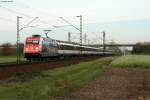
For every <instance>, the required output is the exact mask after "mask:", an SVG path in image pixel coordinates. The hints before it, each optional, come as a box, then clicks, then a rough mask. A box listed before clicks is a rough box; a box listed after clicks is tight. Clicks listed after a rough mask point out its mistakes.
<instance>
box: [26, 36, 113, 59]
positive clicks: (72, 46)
mask: <svg viewBox="0 0 150 100" xmlns="http://www.w3.org/2000/svg"><path fill="white" fill-rule="evenodd" d="M104 53H105V54H111V53H112V52H111V51H105V52H103V50H102V49H100V48H95V47H88V46H81V45H80V44H77V43H69V42H65V41H59V40H54V39H51V38H49V37H41V36H40V35H32V36H31V37H27V38H26V40H25V45H24V55H25V58H27V59H28V60H32V59H44V58H54V57H56V58H57V57H58V58H59V57H65V56H69V57H70V56H84V55H86V56H88V55H102V54H104Z"/></svg>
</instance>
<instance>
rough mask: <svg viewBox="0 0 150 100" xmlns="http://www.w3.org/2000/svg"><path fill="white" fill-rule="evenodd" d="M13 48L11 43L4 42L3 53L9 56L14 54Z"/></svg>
mask: <svg viewBox="0 0 150 100" xmlns="http://www.w3.org/2000/svg"><path fill="white" fill-rule="evenodd" d="M12 52H13V48H12V45H11V43H4V44H2V55H3V56H9V55H12Z"/></svg>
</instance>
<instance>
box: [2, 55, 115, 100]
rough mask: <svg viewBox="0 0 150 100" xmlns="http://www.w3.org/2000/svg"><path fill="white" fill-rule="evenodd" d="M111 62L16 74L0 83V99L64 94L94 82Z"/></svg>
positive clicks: (106, 59)
mask: <svg viewBox="0 0 150 100" xmlns="http://www.w3.org/2000/svg"><path fill="white" fill-rule="evenodd" d="M113 59H114V57H107V58H101V59H98V60H95V61H90V62H83V63H79V64H76V65H72V66H67V67H64V68H58V69H54V70H49V71H44V72H35V73H22V74H21V73H18V74H17V75H16V76H15V77H14V78H13V79H9V80H6V81H1V82H0V98H6V99H28V100H29V99H47V98H48V97H49V96H61V95H65V94H67V93H69V92H70V91H73V90H76V89H78V88H79V87H81V86H83V85H85V84H87V83H88V82H89V81H91V80H94V79H95V78H96V77H97V76H98V75H100V74H101V73H102V72H103V71H104V69H106V68H107V66H108V65H109V64H110V62H111V61H112V60H113ZM43 67H44V66H43Z"/></svg>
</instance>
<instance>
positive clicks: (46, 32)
mask: <svg viewBox="0 0 150 100" xmlns="http://www.w3.org/2000/svg"><path fill="white" fill-rule="evenodd" d="M50 31H52V30H44V32H45V35H46V37H47V38H48V33H49V32H50Z"/></svg>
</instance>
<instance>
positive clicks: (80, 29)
mask: <svg viewBox="0 0 150 100" xmlns="http://www.w3.org/2000/svg"><path fill="white" fill-rule="evenodd" d="M76 17H80V28H78V27H76V26H74V25H73V24H71V23H70V22H68V21H67V20H66V19H64V18H63V17H60V19H62V20H63V21H64V22H66V23H67V24H69V25H70V26H72V27H74V28H75V29H76V30H78V31H80V44H81V46H82V15H80V16H76Z"/></svg>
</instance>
